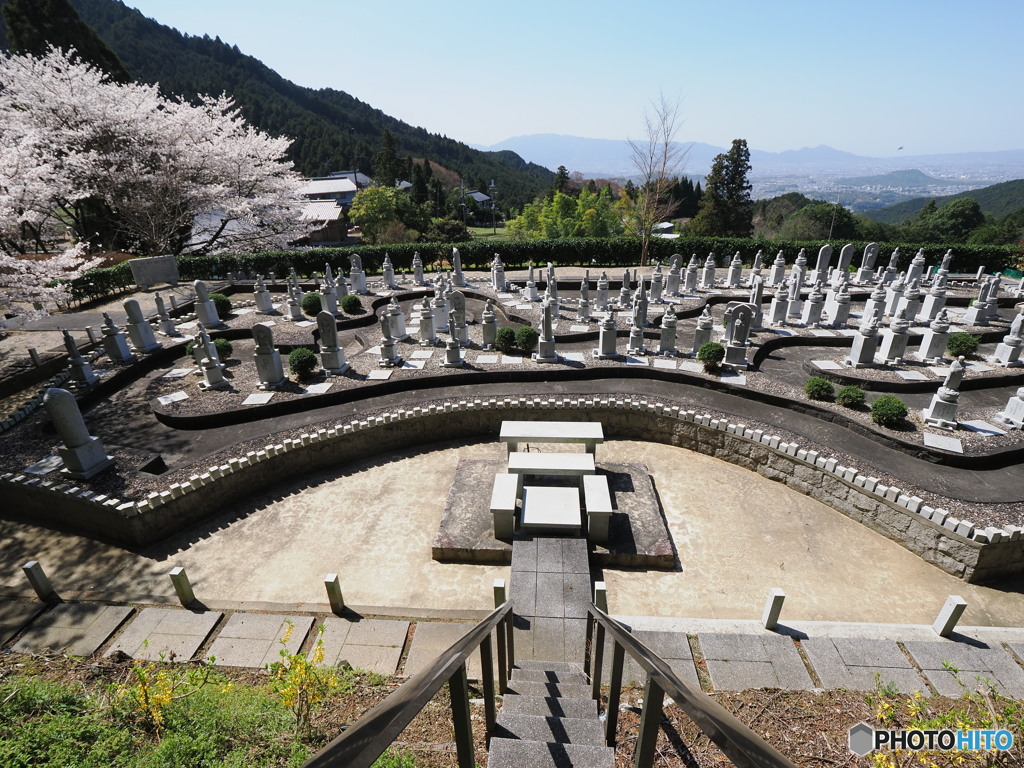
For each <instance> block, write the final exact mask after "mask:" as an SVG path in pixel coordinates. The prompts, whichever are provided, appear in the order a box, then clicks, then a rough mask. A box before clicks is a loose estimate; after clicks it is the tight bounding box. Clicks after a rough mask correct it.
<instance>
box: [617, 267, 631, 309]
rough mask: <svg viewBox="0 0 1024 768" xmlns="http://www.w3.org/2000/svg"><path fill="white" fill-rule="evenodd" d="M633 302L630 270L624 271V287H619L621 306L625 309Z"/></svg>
mask: <svg viewBox="0 0 1024 768" xmlns="http://www.w3.org/2000/svg"><path fill="white" fill-rule="evenodd" d="M631 303H632V293H631V292H630V290H629V270H628V269H627V270H626V271H625V272H623V273H622V287H621V288H619V308H620V309H625V308H626V307H628V306H629V305H630V304H631Z"/></svg>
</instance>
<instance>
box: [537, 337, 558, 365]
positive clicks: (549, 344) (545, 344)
mask: <svg viewBox="0 0 1024 768" xmlns="http://www.w3.org/2000/svg"><path fill="white" fill-rule="evenodd" d="M533 360H534V362H536V363H557V362H558V354H557V353H556V352H555V340H554V339H541V340H540V341H538V342H537V351H536V352H534V354H533Z"/></svg>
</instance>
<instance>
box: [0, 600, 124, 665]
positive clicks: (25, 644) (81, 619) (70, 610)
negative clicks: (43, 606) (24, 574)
mask: <svg viewBox="0 0 1024 768" xmlns="http://www.w3.org/2000/svg"><path fill="white" fill-rule="evenodd" d="M133 610H134V609H132V608H128V607H127V606H123V605H99V604H96V603H74V604H70V603H61V604H60V605H56V606H54V607H53V608H52V609H50V610H49V611H48V612H47V613H45V614H43V615H42V616H40V617H39V618H38V619H36V620H35V621H34V622H32V624H31V625H30V626H29V627H28V629H26V630H25V633H24V634H23V635H22V636H21V639H20V640H18V642H16V643H15V644H14V645H13V646H12V650H14V651H17V652H18V653H42V652H43V651H45V650H46V649H50V650H53V651H60V652H62V653H66V654H68V655H69V656H92V655H93V654H94V653H96V651H97V650H98V649H99V647H100V646H101V645H103V643H105V642H106V641H107V639H108V638H109V637H110V636H111V635H112V634H114V632H115V631H116V630H117V628H118V627H119V626H121V624H122V623H123V622H124V620H125V619H127V618H128V617H129V616H130V615H131V613H132V611H133Z"/></svg>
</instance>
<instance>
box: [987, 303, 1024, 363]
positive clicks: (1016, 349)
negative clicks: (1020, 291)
mask: <svg viewBox="0 0 1024 768" xmlns="http://www.w3.org/2000/svg"><path fill="white" fill-rule="evenodd" d="M1022 324H1024V308H1021V310H1020V311H1019V312H1018V313H1017V314H1016V315H1015V316H1014V318H1013V322H1012V323H1011V324H1010V332H1009V333H1007V334H1006V335H1005V336H1003V340H1002V341H1001V342H999V344H998V345H996V351H995V354H994V355H993V356H992V362H994V363H998V364H999V365H1001V366H1003V367H1005V368H1012V367H1017V366H1019V365H1021V362H1020V350H1021V347H1022V346H1024V339H1022V338H1021V334H1022V330H1021V326H1022Z"/></svg>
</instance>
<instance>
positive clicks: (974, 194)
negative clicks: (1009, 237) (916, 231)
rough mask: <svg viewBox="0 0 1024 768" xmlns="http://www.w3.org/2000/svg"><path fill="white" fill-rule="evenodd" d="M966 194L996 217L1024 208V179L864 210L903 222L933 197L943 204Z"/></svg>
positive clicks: (871, 216) (887, 221)
mask: <svg viewBox="0 0 1024 768" xmlns="http://www.w3.org/2000/svg"><path fill="white" fill-rule="evenodd" d="M962 197H969V198H971V199H972V200H976V201H977V202H978V206H979V207H980V208H981V210H982V211H983V212H984V213H985V214H987V215H989V216H994V217H996V218H1001V217H1003V216H1006V215H1007V214H1008V213H1013V212H1014V211H1018V210H1020V209H1021V208H1024V179H1018V180H1016V181H1005V182H1003V183H1001V184H993V185H992V186H989V187H984V188H982V189H973V190H971V191H969V192H960V193H959V194H956V195H945V196H943V197H917V198H914V199H913V200H907V201H906V202H902V203H897V204H896V205H890V206H888V207H886V208H879V209H877V210H873V211H864V212H863V215H864V216H867V217H868V218H869V219H874V220H875V221H881V222H883V223H885V224H900V223H902V222H904V221H906V220H907V219H912V218H914V217H915V216H916V215H917V214H918V212H919V211H920V210H921V209H922V208H924V207H925V206H926V205H927V204H928V202H929V201H931V200H934V201H935V205H936V206H938V207H939V208H941V207H942V206H944V205H945V204H946V203H948V202H949V201H950V200H956V199H958V198H962Z"/></svg>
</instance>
